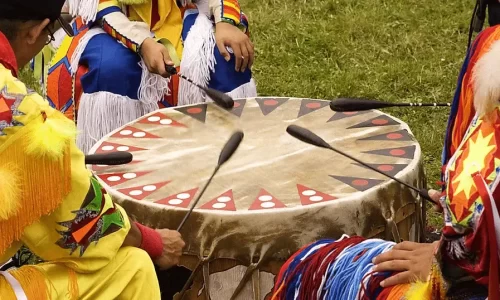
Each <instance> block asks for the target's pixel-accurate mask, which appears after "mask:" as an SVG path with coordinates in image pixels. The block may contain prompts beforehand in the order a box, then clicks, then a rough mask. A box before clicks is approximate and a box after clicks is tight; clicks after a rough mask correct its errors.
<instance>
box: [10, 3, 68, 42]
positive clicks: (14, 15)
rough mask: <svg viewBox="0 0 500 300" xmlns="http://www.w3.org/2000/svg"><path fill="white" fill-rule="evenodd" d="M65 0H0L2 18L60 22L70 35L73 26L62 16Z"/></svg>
mask: <svg viewBox="0 0 500 300" xmlns="http://www.w3.org/2000/svg"><path fill="white" fill-rule="evenodd" d="M64 2H65V0H0V19H9V20H22V21H28V20H45V19H50V20H51V21H52V22H55V21H57V22H59V24H60V25H61V27H62V28H63V29H64V31H66V33H67V34H68V35H69V36H73V35H74V34H73V28H72V27H71V25H70V24H69V23H68V22H67V21H66V20H65V19H64V18H62V17H61V10H62V7H63V5H64Z"/></svg>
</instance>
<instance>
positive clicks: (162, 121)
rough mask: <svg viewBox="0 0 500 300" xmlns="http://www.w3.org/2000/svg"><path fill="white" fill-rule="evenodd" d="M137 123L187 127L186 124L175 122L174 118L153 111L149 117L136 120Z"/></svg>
mask: <svg viewBox="0 0 500 300" xmlns="http://www.w3.org/2000/svg"><path fill="white" fill-rule="evenodd" d="M137 123H139V124H150V125H166V126H176V127H187V126H186V125H184V124H182V123H179V122H177V121H176V120H174V119H172V118H170V117H167V116H166V115H164V114H162V113H159V112H157V113H155V114H153V115H151V116H149V117H145V118H142V119H141V120H139V122H137Z"/></svg>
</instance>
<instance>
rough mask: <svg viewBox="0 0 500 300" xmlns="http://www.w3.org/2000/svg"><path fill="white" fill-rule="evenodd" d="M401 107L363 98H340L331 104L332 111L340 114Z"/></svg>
mask: <svg viewBox="0 0 500 300" xmlns="http://www.w3.org/2000/svg"><path fill="white" fill-rule="evenodd" d="M391 106H399V105H398V104H397V103H396V104H395V103H388V102H382V101H379V100H371V99H361V98H339V99H336V100H333V101H331V102H330V109H331V110H333V111H338V112H348V111H363V110H370V109H379V108H385V107H391Z"/></svg>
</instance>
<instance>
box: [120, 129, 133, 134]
mask: <svg viewBox="0 0 500 300" xmlns="http://www.w3.org/2000/svg"><path fill="white" fill-rule="evenodd" d="M120 134H121V135H131V134H132V130H122V131H120Z"/></svg>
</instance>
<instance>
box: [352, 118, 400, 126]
mask: <svg viewBox="0 0 500 300" xmlns="http://www.w3.org/2000/svg"><path fill="white" fill-rule="evenodd" d="M390 125H399V123H398V122H396V121H395V120H394V119H392V118H390V117H389V116H386V115H381V116H378V117H375V118H372V119H370V120H366V121H364V122H361V123H359V124H356V125H353V126H351V127H348V128H347V129H353V128H365V127H377V126H390Z"/></svg>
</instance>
